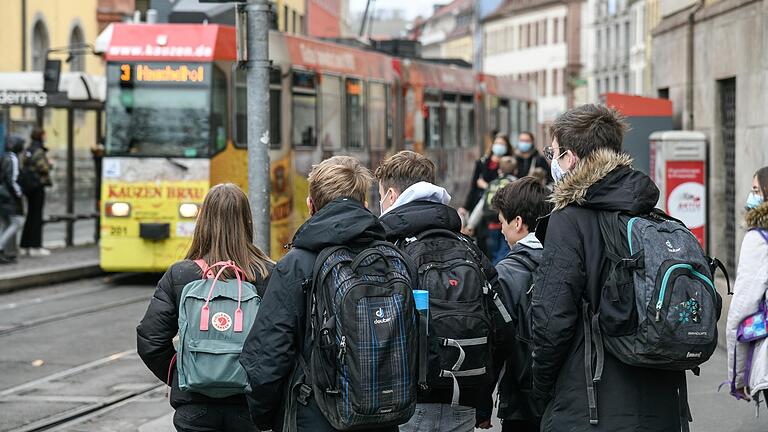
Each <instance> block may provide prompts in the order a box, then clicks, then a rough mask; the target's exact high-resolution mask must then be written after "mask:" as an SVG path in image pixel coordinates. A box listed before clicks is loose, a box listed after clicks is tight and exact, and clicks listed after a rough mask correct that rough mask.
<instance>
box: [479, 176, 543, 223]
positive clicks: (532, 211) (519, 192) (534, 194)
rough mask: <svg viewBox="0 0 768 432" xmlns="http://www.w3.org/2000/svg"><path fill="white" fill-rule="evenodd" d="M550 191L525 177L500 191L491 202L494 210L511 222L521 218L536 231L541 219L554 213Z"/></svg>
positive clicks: (536, 181) (538, 182)
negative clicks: (518, 217)
mask: <svg viewBox="0 0 768 432" xmlns="http://www.w3.org/2000/svg"><path fill="white" fill-rule="evenodd" d="M548 198H549V190H548V189H547V188H546V187H544V185H542V184H541V181H539V179H537V178H535V177H530V176H529V177H523V178H521V179H519V180H515V181H513V182H512V183H509V184H508V185H506V186H504V187H503V188H501V189H499V190H498V191H497V192H496V194H495V195H494V196H493V199H492V200H491V205H492V206H493V208H495V209H497V210H498V211H499V212H501V214H502V215H504V219H506V220H507V221H511V220H512V219H514V218H516V217H517V216H520V218H521V219H522V220H523V223H524V224H526V225H527V226H528V229H529V230H531V231H533V230H534V229H536V224H537V221H538V219H539V218H540V217H542V216H546V215H548V214H549V213H550V212H551V211H552V203H550V202H549V200H548Z"/></svg>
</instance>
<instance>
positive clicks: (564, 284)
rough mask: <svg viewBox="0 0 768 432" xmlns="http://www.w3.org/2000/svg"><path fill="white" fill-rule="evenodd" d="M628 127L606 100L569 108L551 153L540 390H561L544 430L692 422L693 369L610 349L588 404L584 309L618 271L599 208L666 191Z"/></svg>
mask: <svg viewBox="0 0 768 432" xmlns="http://www.w3.org/2000/svg"><path fill="white" fill-rule="evenodd" d="M625 130H626V123H625V122H624V121H623V119H622V118H621V117H620V116H619V115H618V114H617V113H616V112H615V111H612V110H610V109H608V108H606V107H605V106H601V105H582V106H580V107H578V108H574V109H572V110H570V111H567V112H565V113H563V114H562V115H561V116H560V117H559V118H558V119H557V120H556V121H555V122H554V124H553V125H552V127H551V131H552V136H553V137H554V138H553V140H552V147H550V148H548V149H547V151H546V152H545V154H546V155H547V157H549V158H551V159H552V176H553V177H554V179H555V182H556V185H555V191H554V194H553V196H552V201H553V203H554V205H555V208H554V211H553V212H552V214H551V215H550V216H549V217H547V218H545V219H542V220H541V221H540V222H539V224H538V226H537V227H536V236H537V237H538V238H539V239H540V240H541V241H542V243H543V244H544V257H543V260H542V262H541V266H539V270H538V272H537V278H536V287H535V289H534V291H533V298H532V300H531V318H532V328H533V388H534V393H535V394H536V396H537V397H540V398H544V399H547V398H551V402H550V404H549V406H548V407H547V411H546V412H545V414H544V417H543V418H542V426H541V430H542V432H550V431H553V432H559V431H564V430H568V431H575V432H580V431H584V432H602V431H610V432H635V431H644V432H672V431H680V430H681V428H682V426H683V423H682V422H683V421H684V422H687V418H688V415H687V414H688V413H687V402H686V399H685V396H684V385H685V372H680V371H665V370H660V369H650V368H642V367H634V366H630V365H627V364H625V363H622V362H621V361H619V360H618V359H617V358H616V357H614V356H613V355H611V353H609V352H608V351H607V350H606V351H605V357H604V365H603V374H602V377H603V379H602V381H600V382H599V383H597V384H595V385H594V396H595V398H594V401H595V402H596V408H597V409H596V410H593V413H590V409H589V408H590V407H589V405H588V398H587V394H588V392H587V378H586V376H587V375H588V373H589V372H590V371H589V369H588V368H587V367H585V363H586V361H585V340H586V337H585V332H584V326H583V325H582V322H583V320H582V315H581V314H582V308H583V305H584V302H587V304H589V305H590V307H591V308H592V310H595V308H596V306H598V305H599V304H600V298H601V293H602V287H603V283H604V282H605V280H606V278H607V276H608V275H607V272H608V271H609V269H608V266H606V265H605V263H606V256H605V247H604V241H603V238H602V235H601V233H600V225H599V222H598V212H601V211H612V212H618V211H621V212H626V213H629V214H637V215H640V214H649V213H650V212H651V211H652V210H653V208H654V207H655V206H656V203H657V201H658V199H659V189H658V188H657V187H656V186H655V185H654V184H653V181H651V179H650V178H649V177H648V176H647V175H645V174H643V173H642V172H640V171H636V170H634V169H633V168H632V159H631V158H630V157H629V156H628V155H626V154H624V153H622V142H623V138H624V133H625ZM590 384H592V383H590ZM590 414H593V416H594V417H597V418H592V419H590ZM590 420H593V421H590ZM592 423H597V424H592Z"/></svg>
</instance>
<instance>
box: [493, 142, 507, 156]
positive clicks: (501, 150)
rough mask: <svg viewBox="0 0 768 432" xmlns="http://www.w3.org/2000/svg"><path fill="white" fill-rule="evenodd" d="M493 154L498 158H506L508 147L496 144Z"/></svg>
mask: <svg viewBox="0 0 768 432" xmlns="http://www.w3.org/2000/svg"><path fill="white" fill-rule="evenodd" d="M491 152H492V153H493V154H494V155H496V156H504V155H506V154H507V146H506V145H504V144H494V145H493V146H491Z"/></svg>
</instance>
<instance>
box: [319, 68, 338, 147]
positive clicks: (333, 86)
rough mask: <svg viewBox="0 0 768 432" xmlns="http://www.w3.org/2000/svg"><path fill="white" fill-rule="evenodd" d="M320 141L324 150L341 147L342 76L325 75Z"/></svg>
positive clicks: (322, 90)
mask: <svg viewBox="0 0 768 432" xmlns="http://www.w3.org/2000/svg"><path fill="white" fill-rule="evenodd" d="M320 91H321V93H322V94H321V107H322V108H321V110H320V114H321V115H320V117H321V119H322V120H321V122H320V143H321V145H322V146H323V150H339V149H341V78H339V77H336V76H329V75H323V79H322V80H321V84H320Z"/></svg>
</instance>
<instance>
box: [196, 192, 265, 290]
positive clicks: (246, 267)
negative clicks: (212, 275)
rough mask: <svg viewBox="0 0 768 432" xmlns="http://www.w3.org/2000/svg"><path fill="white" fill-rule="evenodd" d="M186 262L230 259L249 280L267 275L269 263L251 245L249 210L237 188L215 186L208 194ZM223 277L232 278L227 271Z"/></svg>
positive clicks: (245, 200) (251, 221)
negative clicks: (188, 260)
mask: <svg viewBox="0 0 768 432" xmlns="http://www.w3.org/2000/svg"><path fill="white" fill-rule="evenodd" d="M186 259H190V260H196V259H203V260H205V262H206V263H208V264H209V265H210V264H215V263H217V262H219V261H229V260H231V261H233V262H234V263H235V265H237V266H238V267H240V268H241V269H243V271H244V272H245V278H246V279H247V280H249V281H255V280H256V279H257V277H261V278H262V279H264V278H266V277H267V276H268V272H269V271H268V269H267V264H268V263H272V260H270V259H269V257H268V256H267V255H266V254H265V253H264V252H263V251H262V250H261V249H259V248H258V247H257V246H256V245H254V244H253V219H251V207H250V205H249V203H248V197H247V196H245V193H243V191H242V190H240V188H239V187H237V185H234V184H232V183H224V184H219V185H216V186H214V187H212V188H211V190H209V191H208V194H207V195H206V196H205V200H203V205H202V206H201V207H200V214H198V216H197V225H196V226H195V234H194V236H193V237H192V245H191V246H190V247H189V251H188V252H187V256H186ZM224 275H225V276H226V277H234V274H233V273H232V272H230V271H227V272H225V273H224Z"/></svg>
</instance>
